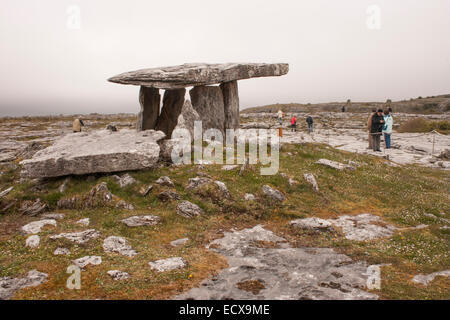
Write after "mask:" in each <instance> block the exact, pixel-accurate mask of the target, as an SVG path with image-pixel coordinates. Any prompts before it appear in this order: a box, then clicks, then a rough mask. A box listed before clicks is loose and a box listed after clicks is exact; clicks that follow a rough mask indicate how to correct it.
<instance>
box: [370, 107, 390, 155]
mask: <svg viewBox="0 0 450 320" xmlns="http://www.w3.org/2000/svg"><path fill="white" fill-rule="evenodd" d="M391 113H392V109H391V108H388V109H386V110H384V111H383V109H378V110H377V109H372V113H371V114H370V116H369V119H368V120H367V129H368V131H369V147H368V149H372V150H373V151H377V152H381V149H380V142H381V135H384V144H385V147H386V149H389V148H391V134H392V125H393V124H394V119H393V118H392V115H391Z"/></svg>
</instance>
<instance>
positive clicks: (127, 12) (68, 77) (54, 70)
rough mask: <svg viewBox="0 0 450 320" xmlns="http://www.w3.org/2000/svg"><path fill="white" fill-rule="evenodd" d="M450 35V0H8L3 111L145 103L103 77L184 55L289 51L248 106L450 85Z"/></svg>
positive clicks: (226, 58) (2, 46) (411, 92)
mask: <svg viewBox="0 0 450 320" xmlns="http://www.w3.org/2000/svg"><path fill="white" fill-rule="evenodd" d="M74 5H75V7H74ZM371 5H376V6H377V7H370V6H371ZM374 8H375V9H374ZM377 8H379V9H380V10H379V17H380V19H377V17H378V15H377ZM78 9H79V13H80V14H79V18H80V19H78V18H77V17H78V12H77V10H78ZM78 22H79V23H78ZM78 27H79V28H78ZM449 39H450V1H449V0H429V1H425V0H421V1H418V0H395V1H393V0H386V1H376V0H373V1H366V0H341V1H336V0H304V1H300V0H291V1H285V0H276V1H273V0H271V1H263V0H257V1H256V0H255V1H249V0H238V1H235V0H226V1H213V0H205V1H196V0H183V1H170V0H164V1H163V0H158V1H153V0H127V1H111V0H96V1H93V0H72V1H66V0H1V2H0V40H1V41H0V55H1V59H0V70H1V72H0V116H4V115H26V114H30V115H37V114H59V113H64V114H71V113H90V112H100V113H116V112H138V110H139V103H138V91H139V88H138V87H136V86H123V85H118V84H113V83H109V82H107V81H106V79H107V78H109V77H111V76H113V75H116V74H118V73H122V72H125V71H131V70H136V69H141V68H148V67H158V66H168V65H178V64H182V63H185V62H208V63H217V62H219V63H220V62H288V63H289V65H290V72H289V73H288V74H287V75H286V76H283V77H273V78H260V79H250V80H243V81H240V82H239V90H240V101H241V109H243V108H247V107H253V106H259V105H265V104H271V103H290V102H298V103H307V102H311V103H317V102H330V101H344V100H346V99H347V98H350V99H352V101H385V100H386V99H387V98H391V99H393V100H399V99H403V98H410V97H417V96H419V95H421V96H428V95H436V94H444V93H450V40H449Z"/></svg>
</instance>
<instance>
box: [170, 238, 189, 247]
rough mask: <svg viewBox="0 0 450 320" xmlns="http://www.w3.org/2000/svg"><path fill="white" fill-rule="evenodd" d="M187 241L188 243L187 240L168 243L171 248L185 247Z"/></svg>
mask: <svg viewBox="0 0 450 320" xmlns="http://www.w3.org/2000/svg"><path fill="white" fill-rule="evenodd" d="M188 241H189V238H182V239H177V240H173V241H171V242H170V245H171V246H172V247H178V246H183V245H185V244H186V243H187V242H188Z"/></svg>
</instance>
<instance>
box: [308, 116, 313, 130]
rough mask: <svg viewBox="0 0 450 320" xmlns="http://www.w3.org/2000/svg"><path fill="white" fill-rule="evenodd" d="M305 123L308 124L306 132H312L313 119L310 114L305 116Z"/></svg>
mask: <svg viewBox="0 0 450 320" xmlns="http://www.w3.org/2000/svg"><path fill="white" fill-rule="evenodd" d="M306 123H307V124H308V133H311V132H313V128H314V120H313V118H312V117H311V116H308V117H307V118H306Z"/></svg>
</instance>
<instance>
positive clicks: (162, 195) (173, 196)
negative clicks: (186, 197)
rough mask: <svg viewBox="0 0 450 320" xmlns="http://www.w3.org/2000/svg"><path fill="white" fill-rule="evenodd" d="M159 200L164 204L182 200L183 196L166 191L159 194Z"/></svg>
mask: <svg viewBox="0 0 450 320" xmlns="http://www.w3.org/2000/svg"><path fill="white" fill-rule="evenodd" d="M158 199H159V200H161V201H163V202H165V201H170V200H181V196H180V195H179V194H178V193H176V192H175V191H171V190H166V191H163V192H161V193H159V194H158Z"/></svg>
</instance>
